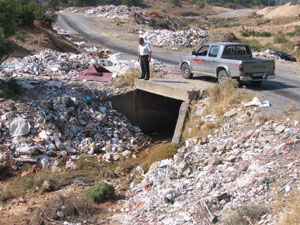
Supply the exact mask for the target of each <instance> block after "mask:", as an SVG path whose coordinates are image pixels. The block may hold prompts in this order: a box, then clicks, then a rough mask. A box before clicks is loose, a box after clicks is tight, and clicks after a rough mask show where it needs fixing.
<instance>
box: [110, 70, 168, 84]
mask: <svg viewBox="0 0 300 225" xmlns="http://www.w3.org/2000/svg"><path fill="white" fill-rule="evenodd" d="M140 76H141V71H140V68H138V67H131V68H130V69H129V70H128V71H126V72H125V73H123V74H122V75H121V76H119V77H117V78H116V80H115V82H114V86H115V87H118V88H122V87H133V86H134V80H135V79H136V78H138V77H140ZM161 77H163V72H162V71H156V70H155V68H154V67H153V66H151V67H150V78H161Z"/></svg>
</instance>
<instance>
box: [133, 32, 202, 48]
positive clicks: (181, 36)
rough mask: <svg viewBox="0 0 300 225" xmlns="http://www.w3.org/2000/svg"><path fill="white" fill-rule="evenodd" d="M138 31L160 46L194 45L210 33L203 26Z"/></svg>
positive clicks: (147, 39)
mask: <svg viewBox="0 0 300 225" xmlns="http://www.w3.org/2000/svg"><path fill="white" fill-rule="evenodd" d="M137 33H139V34H140V36H141V37H144V38H145V40H146V41H147V42H149V43H151V44H153V45H154V46H158V47H192V46H195V45H197V44H198V43H199V42H200V41H201V40H203V39H204V38H206V37H207V35H208V32H207V31H206V30H203V29H201V28H194V29H189V30H180V31H170V30H145V29H139V30H137Z"/></svg>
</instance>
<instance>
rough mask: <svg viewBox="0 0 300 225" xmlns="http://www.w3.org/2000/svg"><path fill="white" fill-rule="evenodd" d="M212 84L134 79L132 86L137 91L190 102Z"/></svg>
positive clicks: (190, 81)
mask: <svg viewBox="0 0 300 225" xmlns="http://www.w3.org/2000/svg"><path fill="white" fill-rule="evenodd" d="M213 84H214V83H211V82H206V81H199V80H171V79H162V78H154V79H150V80H147V81H145V80H142V79H136V80H135V82H134V86H135V88H136V89H138V90H142V91H146V92H150V93H153V94H157V95H161V96H165V97H168V98H174V99H178V100H182V101H185V102H191V101H192V100H194V99H196V98H197V97H200V94H201V92H202V91H203V90H205V89H207V88H209V87H211V86H212V85H213Z"/></svg>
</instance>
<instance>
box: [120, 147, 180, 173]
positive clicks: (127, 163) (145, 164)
mask: <svg viewBox="0 0 300 225" xmlns="http://www.w3.org/2000/svg"><path fill="white" fill-rule="evenodd" d="M177 150H178V148H177V147H176V146H175V145H174V144H173V143H162V144H156V145H153V146H152V147H151V148H150V149H149V150H148V151H147V152H143V153H142V154H140V155H139V157H138V158H136V159H125V160H123V161H120V162H119V167H118V170H122V171H126V170H131V169H132V168H134V167H135V165H140V166H141V167H142V168H143V170H144V171H145V172H147V171H148V170H149V168H150V166H151V165H152V164H153V163H154V162H158V161H161V160H164V159H171V158H173V156H174V155H175V154H176V153H177Z"/></svg>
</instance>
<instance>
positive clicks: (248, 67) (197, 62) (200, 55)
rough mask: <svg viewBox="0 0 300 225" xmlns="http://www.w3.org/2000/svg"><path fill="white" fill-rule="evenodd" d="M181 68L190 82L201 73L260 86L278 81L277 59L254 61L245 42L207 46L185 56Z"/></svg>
mask: <svg viewBox="0 0 300 225" xmlns="http://www.w3.org/2000/svg"><path fill="white" fill-rule="evenodd" d="M179 67H180V70H181V72H182V76H183V77H184V78H186V79H190V78H192V77H193V75H194V74H197V75H203V76H213V77H216V78H217V79H218V82H219V83H222V82H225V81H226V80H227V79H228V77H231V78H236V79H238V80H240V81H251V82H252V84H253V85H256V86H260V85H261V84H262V82H263V80H266V79H273V78H275V62H274V60H266V59H257V58H252V52H251V49H250V47H249V46H248V45H246V44H242V43H223V42H220V43H207V44H205V45H203V46H201V47H200V48H199V50H198V51H193V52H192V55H187V56H183V57H182V59H181V61H180V64H179Z"/></svg>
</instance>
